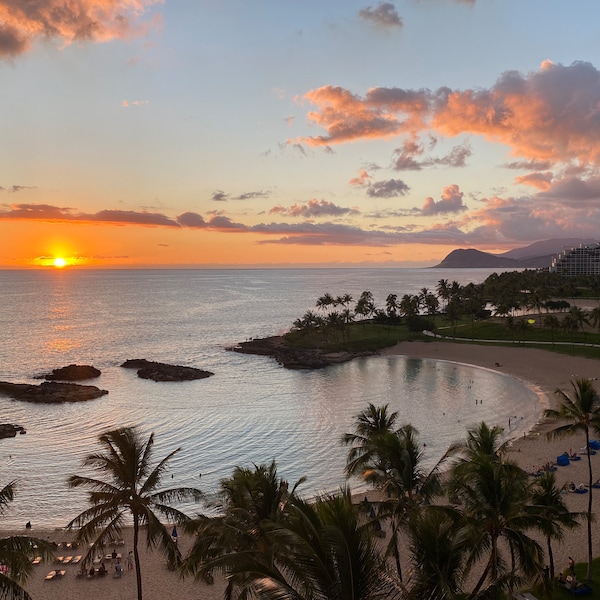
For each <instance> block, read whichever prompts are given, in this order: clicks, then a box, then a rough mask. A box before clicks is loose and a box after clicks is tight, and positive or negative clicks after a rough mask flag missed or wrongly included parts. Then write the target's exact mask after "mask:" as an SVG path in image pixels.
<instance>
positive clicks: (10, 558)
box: [0, 481, 52, 600]
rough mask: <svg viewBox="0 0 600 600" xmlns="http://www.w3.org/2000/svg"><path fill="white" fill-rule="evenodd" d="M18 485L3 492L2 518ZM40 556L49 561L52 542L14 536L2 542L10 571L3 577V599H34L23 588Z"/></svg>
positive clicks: (0, 555) (2, 558) (1, 559)
mask: <svg viewBox="0 0 600 600" xmlns="http://www.w3.org/2000/svg"><path fill="white" fill-rule="evenodd" d="M15 486H16V484H15V482H14V481H11V482H10V483H8V484H6V485H5V486H4V487H3V488H2V489H0V514H2V513H3V512H4V511H5V510H6V508H7V507H8V505H9V504H10V502H12V501H13V499H14V493H15ZM36 556H41V557H42V558H43V559H49V558H51V556H52V547H51V546H50V544H48V542H46V541H44V540H40V539H38V538H35V537H28V536H23V535H12V536H8V537H1V538H0V563H1V564H3V565H5V566H6V567H7V569H8V570H7V572H5V573H0V598H12V600H31V596H30V595H29V594H28V593H27V592H26V591H25V590H24V589H23V587H22V585H23V584H24V583H25V582H26V580H27V578H28V577H29V575H30V574H31V571H32V568H33V564H32V562H31V561H32V560H33V559H34V558H35V557H36Z"/></svg>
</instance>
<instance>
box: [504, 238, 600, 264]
mask: <svg viewBox="0 0 600 600" xmlns="http://www.w3.org/2000/svg"><path fill="white" fill-rule="evenodd" d="M597 243H598V240H592V239H589V240H582V239H580V238H564V239H558V240H544V241H542V242H534V243H533V244H530V245H529V246H525V247H524V248H515V249H514V250H509V251H508V252H505V253H504V254H499V255H498V256H506V257H508V258H515V259H517V260H519V259H521V258H532V257H535V256H544V255H547V254H549V255H551V256H552V255H554V254H558V253H559V252H561V251H562V250H563V248H574V247H576V246H579V245H580V244H583V245H584V246H585V245H588V244H597Z"/></svg>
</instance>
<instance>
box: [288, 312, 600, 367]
mask: <svg viewBox="0 0 600 600" xmlns="http://www.w3.org/2000/svg"><path fill="white" fill-rule="evenodd" d="M436 332H437V333H438V334H439V335H442V336H444V337H445V338H446V339H447V340H448V341H454V338H455V337H456V338H461V339H460V340H458V339H457V340H456V341H457V342H459V343H469V342H471V341H472V342H475V343H482V341H484V340H494V343H499V344H502V345H504V346H521V347H523V346H527V347H531V348H541V349H544V350H549V351H551V352H559V353H561V354H569V355H572V356H582V357H586V358H595V359H600V333H596V332H587V333H585V334H584V333H582V332H574V333H567V332H564V331H560V330H555V331H551V330H550V329H547V328H543V327H542V328H540V327H539V326H538V325H537V323H534V324H533V325H528V326H527V328H526V329H525V330H521V331H511V330H510V329H508V327H507V326H506V320H505V319H496V318H494V319H487V320H480V321H474V322H471V321H470V320H461V321H458V322H456V323H455V324H451V323H449V322H448V321H446V320H445V319H444V318H443V317H440V316H438V317H437V319H436ZM285 337H286V340H287V342H288V344H290V346H293V347H302V348H319V349H322V350H326V351H328V352H338V351H340V350H347V351H349V352H374V351H377V350H379V349H382V348H387V347H389V346H393V345H394V344H396V343H398V342H401V341H409V340H424V341H432V338H430V337H427V336H424V335H423V334H422V333H420V332H410V331H408V329H407V328H406V327H405V326H404V325H403V324H401V325H378V324H374V323H372V322H360V323H351V324H350V325H348V326H346V327H345V328H343V329H341V330H337V331H335V332H332V331H328V332H327V333H326V335H323V333H321V332H319V331H313V332H311V333H300V332H291V333H288V334H286V336H285ZM584 344H585V345H584Z"/></svg>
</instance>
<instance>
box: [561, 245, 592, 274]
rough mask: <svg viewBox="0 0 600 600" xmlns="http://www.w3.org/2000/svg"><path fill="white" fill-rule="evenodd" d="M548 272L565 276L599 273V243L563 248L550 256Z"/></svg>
mask: <svg viewBox="0 0 600 600" xmlns="http://www.w3.org/2000/svg"><path fill="white" fill-rule="evenodd" d="M550 272H551V273H558V274H559V275H564V276H566V277H573V276H574V275H600V244H594V245H591V246H584V245H580V246H578V247H577V248H569V249H567V248H565V249H564V250H563V251H562V252H560V253H559V254H557V255H556V256H554V257H553V258H552V265H551V266H550Z"/></svg>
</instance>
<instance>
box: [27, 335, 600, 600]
mask: <svg viewBox="0 0 600 600" xmlns="http://www.w3.org/2000/svg"><path fill="white" fill-rule="evenodd" d="M382 354H386V355H405V356H411V357H419V358H431V359H438V360H445V361H453V362H458V363H464V364H470V365H475V366H479V367H484V368H489V369H492V370H497V371H500V372H503V373H505V374H507V375H511V376H513V377H516V378H519V379H521V380H523V381H524V382H527V383H528V384H529V385H530V386H533V387H534V388H535V389H537V391H538V393H540V394H541V395H542V396H543V397H545V398H546V401H547V403H548V405H549V406H556V404H557V399H556V397H555V394H554V391H555V390H556V389H557V388H560V389H563V390H564V391H567V392H569V393H570V390H571V381H572V380H573V379H575V378H580V377H584V378H590V379H594V378H595V377H597V375H598V373H599V372H600V362H599V361H595V360H591V359H584V358H576V357H571V356H566V355H560V354H555V353H552V352H548V351H545V350H535V349H527V348H515V347H493V346H487V345H474V344H453V343H450V342H403V343H401V344H398V345H396V346H394V347H392V348H389V349H387V350H385V351H384V352H382ZM498 365H499V366H498ZM552 426H553V425H552V424H549V423H547V422H544V421H543V420H542V421H541V422H540V423H538V425H537V426H536V427H535V428H534V429H533V430H532V431H531V432H530V433H529V434H528V435H526V436H523V437H520V438H518V439H515V441H514V443H513V445H512V448H511V457H512V458H514V459H515V460H516V461H517V462H518V463H519V464H520V465H521V466H523V467H524V468H527V467H529V466H533V465H539V464H543V463H546V462H548V461H555V460H556V457H557V455H559V454H561V453H562V452H564V451H565V450H570V449H572V450H579V448H580V447H581V446H582V445H583V440H582V439H579V438H577V437H575V438H566V439H565V438H563V439H558V440H552V441H548V440H547V438H546V436H545V435H544V433H545V432H546V431H548V430H549V429H551V427H552ZM592 463H593V467H594V469H595V473H596V474H600V455H596V456H593V457H592ZM556 475H557V479H558V481H559V482H560V483H563V482H569V481H575V483H580V482H585V481H586V479H587V476H586V461H585V460H581V461H578V462H573V463H571V464H570V465H569V466H567V467H560V468H559V470H558V471H557V472H556ZM596 476H597V475H596ZM368 495H369V496H371V495H372V496H373V497H374V494H368ZM363 496H364V494H361V495H360V497H361V498H362V497H363ZM566 500H567V502H568V504H569V506H570V508H571V510H576V511H583V510H585V507H586V504H587V495H586V494H583V495H578V494H566ZM599 502H600V494H597V495H596V496H595V498H594V505H595V506H596V508H597V507H598V503H599ZM593 527H594V530H595V531H594V540H595V542H594V543H595V547H594V555H598V554H600V522H599V521H598V520H596V522H595V523H594V524H593ZM20 533H23V534H24V533H25V530H23V531H22V532H20ZM32 534H33V535H38V536H40V537H44V538H45V537H49V538H50V539H51V540H54V541H57V542H60V541H62V540H63V539H67V538H68V535H67V534H65V533H64V532H62V531H57V530H52V531H48V530H44V529H43V528H37V529H35V528H34V530H33V531H32ZM130 535H131V532H130V531H126V532H125V544H126V545H125V547H124V548H125V552H126V551H127V550H128V549H129V548H130V547H131V540H130ZM540 541H542V540H540ZM181 544H182V550H184V551H185V549H186V547H187V545H188V544H189V540H185V539H182V540H181ZM586 548H587V546H586V534H585V528H584V527H580V528H578V529H577V530H576V531H574V532H570V533H568V534H567V536H566V538H565V541H564V542H563V543H562V544H556V545H555V547H554V553H555V561H556V566H557V568H559V569H562V568H563V567H565V566H566V564H567V559H568V556H573V557H574V559H575V560H576V561H577V562H583V561H585V560H586V555H587V549H586ZM403 556H404V557H406V556H407V553H406V552H404V553H403ZM143 560H144V562H143V578H144V597H145V598H147V599H148V600H162V599H166V600H171V599H172V600H175V599H184V598H185V599H187V598H196V597H202V598H205V599H206V600H217V599H220V598H222V597H223V591H224V585H223V582H222V581H220V580H216V581H215V584H214V585H212V586H208V585H206V584H205V583H204V582H198V583H196V582H193V581H191V580H184V581H181V579H179V578H178V576H177V575H176V574H174V573H172V572H170V571H168V570H167V568H166V565H165V561H164V559H163V558H162V557H161V555H160V554H159V553H156V552H155V553H147V554H146V555H145V556H144V559H143ZM52 568H54V567H53V565H40V566H39V567H36V569H37V570H36V571H35V572H34V575H33V576H32V578H31V580H30V582H29V583H28V584H27V589H28V591H29V592H30V593H31V595H32V597H33V598H34V600H38V599H42V598H49V597H61V598H62V599H63V600H76V599H78V598H80V597H81V595H82V594H87V595H88V596H90V597H96V595H97V596H98V597H99V596H100V595H102V597H103V598H104V599H105V600H117V599H120V598H124V597H130V596H131V595H133V594H134V593H135V592H134V590H135V580H134V577H133V573H127V572H126V573H125V574H124V575H123V577H122V579H119V580H113V579H112V577H106V578H104V579H102V580H92V581H88V580H85V579H84V580H82V579H76V578H75V574H76V571H77V569H76V567H74V566H67V567H66V568H65V570H66V571H67V573H66V576H65V577H64V578H63V579H62V580H60V581H44V576H45V575H46V573H47V572H48V571H49V570H51V569H52ZM50 588H51V589H52V592H50V591H49V589H50ZM55 588H60V589H55Z"/></svg>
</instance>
